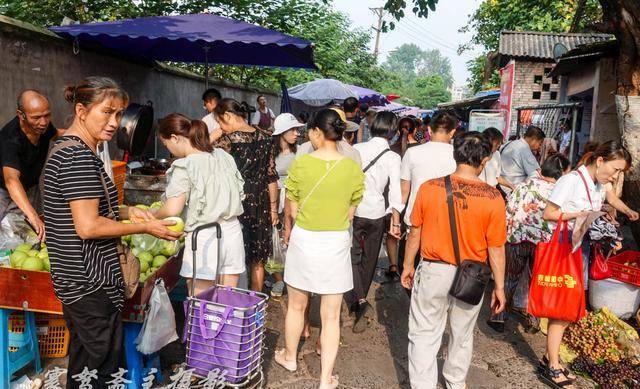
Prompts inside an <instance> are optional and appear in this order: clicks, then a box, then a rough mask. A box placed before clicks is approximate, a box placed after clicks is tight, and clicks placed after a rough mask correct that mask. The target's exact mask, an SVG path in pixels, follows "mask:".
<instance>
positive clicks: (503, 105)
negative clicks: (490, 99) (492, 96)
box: [499, 60, 516, 139]
mask: <svg viewBox="0 0 640 389" xmlns="http://www.w3.org/2000/svg"><path fill="white" fill-rule="evenodd" d="M515 75H516V63H515V61H513V60H512V61H510V62H509V63H508V64H507V66H505V67H503V68H502V69H500V101H499V108H500V109H501V110H503V112H504V114H505V116H506V123H505V126H504V138H505V139H507V138H508V137H509V130H510V128H511V103H512V101H513V99H512V97H513V82H514V77H515Z"/></svg>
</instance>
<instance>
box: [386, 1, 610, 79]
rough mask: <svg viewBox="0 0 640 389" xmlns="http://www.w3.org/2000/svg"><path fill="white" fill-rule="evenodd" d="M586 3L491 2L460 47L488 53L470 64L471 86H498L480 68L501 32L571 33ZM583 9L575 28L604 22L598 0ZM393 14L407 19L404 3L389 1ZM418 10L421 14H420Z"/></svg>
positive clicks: (427, 4) (422, 6) (427, 5)
mask: <svg viewBox="0 0 640 389" xmlns="http://www.w3.org/2000/svg"><path fill="white" fill-rule="evenodd" d="M581 2H582V0H487V1H483V2H482V3H481V4H480V6H479V7H478V9H477V10H476V11H475V12H474V13H473V14H472V15H470V18H469V23H468V24H467V26H465V27H463V28H462V29H461V32H467V31H473V37H472V38H471V41H470V42H468V43H466V44H463V45H461V46H460V51H465V50H468V49H470V48H471V47H473V46H480V47H482V48H483V49H484V50H485V52H484V53H483V54H481V55H480V56H478V58H476V59H475V60H472V61H469V62H468V63H467V65H468V68H469V70H470V71H471V77H470V78H469V79H468V80H467V82H468V84H469V87H470V88H471V89H472V90H473V91H474V92H477V91H478V90H480V89H482V88H490V87H497V86H498V84H497V83H496V82H498V83H499V78H498V77H497V72H495V71H494V72H487V73H485V69H484V68H483V67H481V66H479V65H480V64H481V63H483V62H484V63H486V57H487V55H488V54H489V52H492V51H495V50H497V49H498V39H499V37H500V31H503V30H520V31H550V32H568V31H569V30H570V28H571V27H572V24H573V21H574V16H575V14H576V10H577V9H578V5H579V4H580V3H581ZM413 3H414V8H413V12H415V13H416V14H418V16H423V15H420V10H424V11H425V12H426V13H425V15H426V14H428V11H429V10H431V11H435V5H436V4H437V0H436V1H435V3H433V2H432V1H427V0H414V1H413ZM583 6H584V8H583V9H582V15H583V17H582V18H580V22H579V23H578V25H576V26H574V28H577V29H581V28H585V27H587V26H591V25H594V24H595V23H597V22H598V21H599V20H601V19H602V7H601V6H600V4H599V2H598V0H586V1H584V4H583ZM387 7H389V8H388V9H389V11H390V12H391V13H392V15H393V16H395V17H396V18H398V19H399V18H401V17H403V16H404V13H400V11H402V8H403V7H402V4H399V3H398V2H391V1H389V2H387ZM416 8H418V11H417V12H416Z"/></svg>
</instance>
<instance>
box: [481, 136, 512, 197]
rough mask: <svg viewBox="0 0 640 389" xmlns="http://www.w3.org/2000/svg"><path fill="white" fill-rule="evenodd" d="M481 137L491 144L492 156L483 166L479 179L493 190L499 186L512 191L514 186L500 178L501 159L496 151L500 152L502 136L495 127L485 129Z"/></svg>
mask: <svg viewBox="0 0 640 389" xmlns="http://www.w3.org/2000/svg"><path fill="white" fill-rule="evenodd" d="M482 135H484V137H485V138H487V140H489V142H491V147H492V149H491V153H492V154H491V159H490V160H489V162H487V164H486V165H484V169H482V173H480V176H479V178H480V179H481V180H482V181H484V182H486V183H487V184H489V185H491V186H493V187H494V188H495V187H496V186H497V185H498V184H500V185H502V186H504V187H507V188H509V189H511V190H513V188H514V186H513V185H512V184H511V183H510V182H509V181H507V179H506V178H504V177H502V159H501V158H500V151H498V150H500V146H502V142H504V136H503V135H502V133H501V132H500V131H498V129H497V128H495V127H489V128H487V129H485V130H484V131H483V132H482Z"/></svg>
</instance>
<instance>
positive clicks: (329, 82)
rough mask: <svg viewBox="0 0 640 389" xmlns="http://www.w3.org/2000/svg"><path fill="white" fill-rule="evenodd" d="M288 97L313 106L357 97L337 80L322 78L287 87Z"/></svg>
mask: <svg viewBox="0 0 640 389" xmlns="http://www.w3.org/2000/svg"><path fill="white" fill-rule="evenodd" d="M289 97H290V98H292V99H296V100H300V101H302V102H304V103H305V104H307V105H310V106H313V107H322V106H324V105H327V104H329V103H331V102H332V101H335V100H344V99H346V98H347V97H355V98H356V99H357V98H358V94H357V93H356V92H355V91H354V90H353V89H351V88H350V87H349V85H346V84H343V83H342V82H340V81H338V80H333V79H331V78H322V79H319V80H315V81H311V82H307V83H304V84H300V85H296V86H294V87H291V88H289Z"/></svg>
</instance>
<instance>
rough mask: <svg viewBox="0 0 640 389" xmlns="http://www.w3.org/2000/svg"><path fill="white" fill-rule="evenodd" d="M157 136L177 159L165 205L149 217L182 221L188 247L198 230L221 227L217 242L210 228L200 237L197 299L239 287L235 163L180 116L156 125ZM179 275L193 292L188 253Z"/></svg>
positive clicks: (239, 193)
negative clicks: (202, 294)
mask: <svg viewBox="0 0 640 389" xmlns="http://www.w3.org/2000/svg"><path fill="white" fill-rule="evenodd" d="M158 135H159V137H160V140H161V141H162V143H163V144H164V145H165V147H167V149H169V151H170V152H171V154H173V155H174V156H176V157H177V158H178V159H176V160H175V161H174V162H173V164H172V165H171V168H170V169H169V170H168V171H167V177H168V181H169V182H168V184H167V189H166V191H165V197H166V199H165V203H164V205H163V206H162V208H161V209H159V210H157V211H154V212H152V213H153V216H155V217H157V218H166V217H169V216H184V217H183V219H185V232H187V237H186V241H187V242H191V234H192V232H193V230H195V229H196V228H197V227H199V226H201V225H204V224H207V223H212V222H217V223H219V224H220V227H221V229H222V239H221V240H220V241H219V242H218V239H217V238H216V230H215V229H213V228H212V229H208V230H204V231H202V232H200V233H199V234H198V252H197V253H196V281H195V282H196V288H195V289H196V294H197V293H199V292H201V291H203V290H206V289H208V288H210V287H211V286H213V285H214V284H215V283H218V284H223V285H227V286H233V287H235V286H237V285H238V280H239V277H240V274H242V273H243V272H244V270H245V264H244V245H243V239H242V226H241V225H240V221H239V220H238V216H240V215H241V214H242V211H243V210H242V199H243V198H244V192H243V185H244V181H243V180H242V176H241V175H240V172H238V169H237V168H236V164H235V161H234V160H233V157H231V156H230V155H229V154H228V153H226V152H225V151H223V150H221V149H215V150H214V149H213V147H212V146H211V144H210V143H209V133H208V131H207V125H206V124H205V123H204V122H203V121H201V120H191V119H189V118H188V117H186V116H184V115H181V114H178V113H174V114H171V115H169V116H167V117H165V118H164V119H162V120H160V125H159V127H158ZM218 243H220V249H219V250H218V246H217V245H218ZM180 275H181V276H183V277H186V278H187V284H188V286H189V290H191V283H192V282H193V252H192V251H191V250H185V251H184V257H183V260H182V269H181V270H180Z"/></svg>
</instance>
